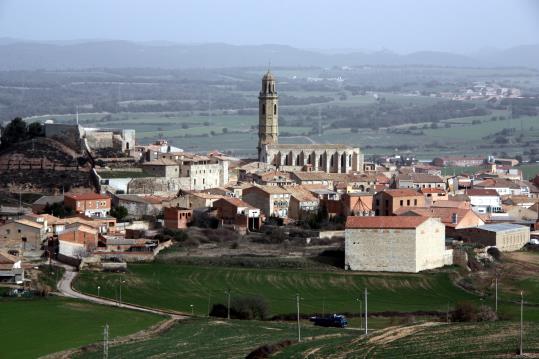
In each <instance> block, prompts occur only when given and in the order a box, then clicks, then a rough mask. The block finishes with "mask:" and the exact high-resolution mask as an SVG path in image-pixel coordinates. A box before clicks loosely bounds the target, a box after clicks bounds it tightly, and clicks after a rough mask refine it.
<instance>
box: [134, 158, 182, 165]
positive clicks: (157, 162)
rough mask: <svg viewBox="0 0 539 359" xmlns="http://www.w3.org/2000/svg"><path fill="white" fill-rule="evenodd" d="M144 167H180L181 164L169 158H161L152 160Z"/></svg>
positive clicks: (145, 163)
mask: <svg viewBox="0 0 539 359" xmlns="http://www.w3.org/2000/svg"><path fill="white" fill-rule="evenodd" d="M142 165H143V166H179V163H178V162H176V161H174V160H171V159H169V158H159V159H156V160H151V161H149V162H144V163H143V164H142Z"/></svg>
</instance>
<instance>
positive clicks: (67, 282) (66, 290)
mask: <svg viewBox="0 0 539 359" xmlns="http://www.w3.org/2000/svg"><path fill="white" fill-rule="evenodd" d="M55 264H56V265H58V266H61V267H62V268H64V269H65V272H64V275H63V276H62V279H60V281H59V282H58V284H57V288H58V291H59V292H60V293H61V294H62V295H63V296H65V297H68V298H76V299H81V300H85V301H88V302H92V303H96V304H102V305H110V306H114V307H120V308H125V309H131V310H138V311H139V312H146V313H152V314H158V315H164V316H168V317H171V318H173V319H186V318H188V316H186V315H182V314H177V313H173V312H169V311H164V310H160V309H155V308H147V307H142V306H138V305H132V304H125V303H122V304H119V303H118V302H117V301H114V300H110V299H106V298H103V297H95V296H93V295H87V294H83V293H81V292H78V291H76V290H74V289H73V287H72V285H73V280H74V279H75V278H76V277H77V272H76V271H75V270H74V269H73V267H71V266H68V265H65V264H62V263H58V262H56V263H55Z"/></svg>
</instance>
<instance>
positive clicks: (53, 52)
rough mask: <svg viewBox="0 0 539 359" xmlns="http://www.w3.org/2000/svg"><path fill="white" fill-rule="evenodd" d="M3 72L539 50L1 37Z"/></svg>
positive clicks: (423, 59)
mask: <svg viewBox="0 0 539 359" xmlns="http://www.w3.org/2000/svg"><path fill="white" fill-rule="evenodd" d="M0 53H1V54H2V56H0V70H20V69H26V70H34V69H49V70H59V69H82V68H103V67H108V68H125V67H139V68H140V67H146V68H195V67H198V68H200V67H202V68H215V67H249V66H266V65H267V64H268V61H270V60H271V63H272V65H274V66H322V67H328V66H344V65H347V66H354V65H397V66H398V65H434V66H453V67H493V66H504V67H514V66H526V67H534V68H539V45H526V46H518V47H514V48H510V49H506V50H489V51H488V52H484V53H479V54H477V55H473V56H465V55H459V54H453V53H445V52H436V51H421V52H414V53H410V54H406V55H401V54H397V53H394V52H391V51H379V52H370V53H369V52H347V53H339V54H335V53H333V54H331V53H326V52H323V51H316V50H302V49H298V48H294V47H291V46H285V45H256V46H255V45H245V46H236V45H228V44H220V43H215V44H190V45H183V44H173V43H168V42H145V43H136V42H129V41H102V40H88V41H81V42H75V41H73V42H71V41H69V42H67V41H66V42H29V41H27V42H24V41H21V40H16V39H10V38H0Z"/></svg>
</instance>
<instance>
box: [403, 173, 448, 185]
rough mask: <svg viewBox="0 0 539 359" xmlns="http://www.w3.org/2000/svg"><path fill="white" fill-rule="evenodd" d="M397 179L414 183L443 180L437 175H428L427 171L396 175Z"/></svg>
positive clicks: (440, 181)
mask: <svg viewBox="0 0 539 359" xmlns="http://www.w3.org/2000/svg"><path fill="white" fill-rule="evenodd" d="M397 180H399V181H413V182H415V183H443V182H444V180H443V179H442V178H440V177H439V176H435V175H429V174H427V173H413V172H412V173H407V174H400V175H397Z"/></svg>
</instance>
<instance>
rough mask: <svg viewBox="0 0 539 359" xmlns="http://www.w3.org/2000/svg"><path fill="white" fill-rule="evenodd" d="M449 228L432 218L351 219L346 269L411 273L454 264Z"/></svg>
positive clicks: (382, 217) (347, 241)
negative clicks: (447, 242)
mask: <svg viewBox="0 0 539 359" xmlns="http://www.w3.org/2000/svg"><path fill="white" fill-rule="evenodd" d="M452 258H453V257H452V251H450V250H449V251H446V249H445V226H444V224H443V223H441V222H440V221H439V220H438V219H434V218H428V217H398V216H378V217H348V219H347V221H346V231H345V269H349V270H356V271H372V272H411V273H417V272H420V271H423V270H427V269H433V268H438V267H442V266H444V265H446V264H452V262H453V260H452Z"/></svg>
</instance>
